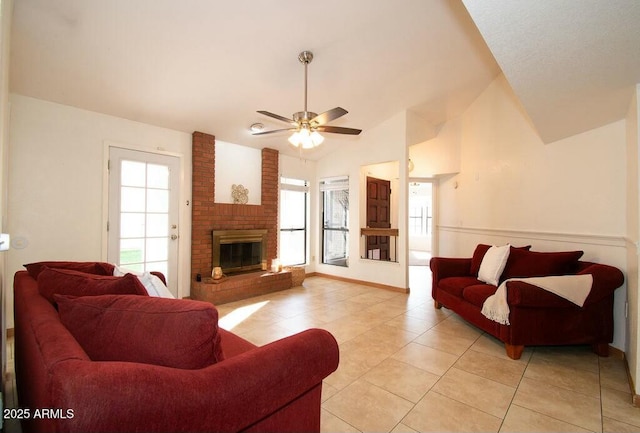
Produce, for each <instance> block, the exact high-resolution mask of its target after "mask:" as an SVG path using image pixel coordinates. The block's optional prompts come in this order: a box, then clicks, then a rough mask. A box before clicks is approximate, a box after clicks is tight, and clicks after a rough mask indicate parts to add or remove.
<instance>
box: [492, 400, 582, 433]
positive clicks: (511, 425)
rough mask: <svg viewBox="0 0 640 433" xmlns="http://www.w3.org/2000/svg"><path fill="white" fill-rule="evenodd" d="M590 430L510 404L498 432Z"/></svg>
mask: <svg viewBox="0 0 640 433" xmlns="http://www.w3.org/2000/svg"><path fill="white" fill-rule="evenodd" d="M589 431H590V430H586V429H583V428H580V427H578V426H576V425H573V424H568V423H566V422H564V421H560V420H557V419H553V418H551V417H548V416H546V415H543V414H541V413H538V412H534V411H532V410H529V409H526V408H524V407H520V406H518V405H515V404H512V405H511V407H510V408H509V411H508V412H507V416H506V417H505V419H504V422H503V423H502V427H501V428H500V432H505V433H506V432H531V433H535V432H540V433H545V432H548V433H559V432H575V433H578V432H585V433H588V432H589Z"/></svg>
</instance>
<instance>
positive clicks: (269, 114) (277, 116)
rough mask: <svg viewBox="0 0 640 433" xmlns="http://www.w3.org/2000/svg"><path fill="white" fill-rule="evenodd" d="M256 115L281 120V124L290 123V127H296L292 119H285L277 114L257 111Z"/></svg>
mask: <svg viewBox="0 0 640 433" xmlns="http://www.w3.org/2000/svg"><path fill="white" fill-rule="evenodd" d="M258 113H260V114H264V115H265V116H269V117H273V118H274V119H278V120H282V121H283V122H287V123H291V124H292V125H297V123H296V122H295V121H294V120H293V119H287V118H286V117H284V116H280V115H279V114H274V113H270V112H268V111H261V110H258Z"/></svg>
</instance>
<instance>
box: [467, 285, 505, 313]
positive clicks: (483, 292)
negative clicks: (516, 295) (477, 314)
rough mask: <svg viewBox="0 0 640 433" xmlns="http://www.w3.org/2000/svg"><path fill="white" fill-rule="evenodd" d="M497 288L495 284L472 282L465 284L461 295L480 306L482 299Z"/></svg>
mask: <svg viewBox="0 0 640 433" xmlns="http://www.w3.org/2000/svg"><path fill="white" fill-rule="evenodd" d="M496 290H497V287H496V286H493V285H491V284H474V285H472V286H467V287H465V288H464V290H463V291H462V297H463V298H464V300H465V301H467V302H469V303H471V304H473V305H475V306H477V307H480V308H482V306H483V305H484V301H486V300H487V298H488V297H489V296H491V295H493V294H494V293H495V292H496Z"/></svg>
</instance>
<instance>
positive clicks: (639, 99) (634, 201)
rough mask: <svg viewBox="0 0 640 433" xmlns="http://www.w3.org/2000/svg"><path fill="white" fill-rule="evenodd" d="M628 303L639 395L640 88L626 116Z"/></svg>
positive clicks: (631, 365) (629, 339) (629, 357)
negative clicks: (639, 127) (639, 132)
mask: <svg viewBox="0 0 640 433" xmlns="http://www.w3.org/2000/svg"><path fill="white" fill-rule="evenodd" d="M626 124H627V263H628V267H627V302H628V303H629V318H628V323H627V341H626V346H627V350H626V355H627V362H628V364H629V373H630V374H631V378H632V380H633V383H634V386H635V390H634V391H635V393H636V394H637V393H638V380H639V378H640V347H639V345H638V336H640V318H639V316H640V297H639V296H638V270H639V262H638V260H639V259H638V256H639V254H638V248H639V247H638V245H639V244H640V201H639V199H638V197H639V195H640V174H639V172H638V170H639V166H640V163H639V153H640V136H639V134H638V126H639V125H640V85H637V86H636V87H635V92H634V94H633V98H632V99H631V103H630V104H629V111H628V113H627V119H626Z"/></svg>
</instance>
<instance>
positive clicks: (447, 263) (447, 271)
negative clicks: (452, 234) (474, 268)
mask: <svg viewBox="0 0 640 433" xmlns="http://www.w3.org/2000/svg"><path fill="white" fill-rule="evenodd" d="M429 266H430V267H431V272H432V274H433V281H434V282H437V281H440V280H442V279H443V278H449V277H468V276H471V259H470V258H454V257H433V258H432V259H431V261H430V262H429Z"/></svg>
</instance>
